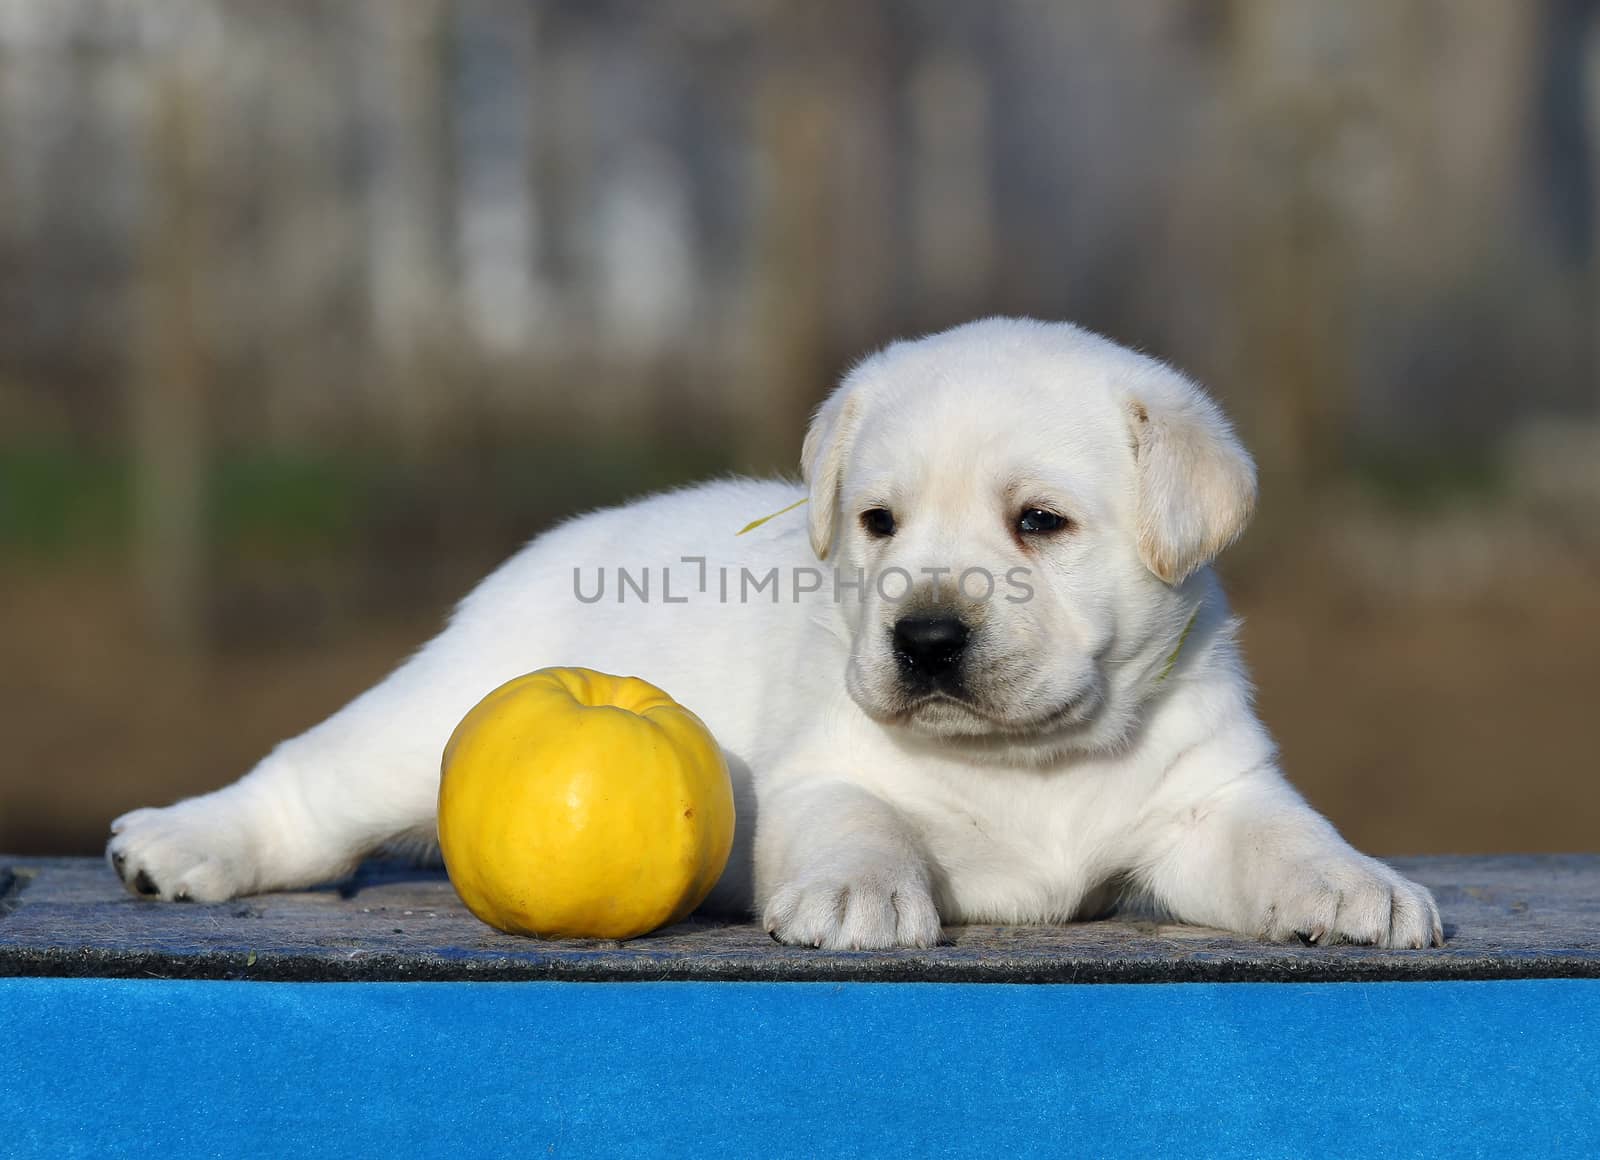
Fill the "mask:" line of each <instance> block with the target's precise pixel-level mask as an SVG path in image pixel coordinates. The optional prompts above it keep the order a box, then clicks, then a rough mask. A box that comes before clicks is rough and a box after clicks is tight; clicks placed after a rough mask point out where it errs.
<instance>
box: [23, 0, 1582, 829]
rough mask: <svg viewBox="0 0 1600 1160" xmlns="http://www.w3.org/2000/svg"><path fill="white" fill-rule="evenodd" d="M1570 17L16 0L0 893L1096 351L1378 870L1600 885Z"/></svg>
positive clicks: (1250, 2)
mask: <svg viewBox="0 0 1600 1160" xmlns="http://www.w3.org/2000/svg"><path fill="white" fill-rule="evenodd" d="M1597 20H1600V6H1597V5H1596V4H1595V3H1592V2H1590V0H1541V2H1533V0H1528V2H1525V3H1511V2H1508V0H1345V2H1343V3H1340V4H1327V3H1323V2H1321V0H1125V2H1123V3H1119V4H1112V3H1100V2H1096V0H1083V2H1081V3H1066V2H1045V0H995V2H992V3H985V4H972V3H963V2H960V0H928V2H916V0H881V2H867V0H808V2H807V3H804V4H798V3H791V4H783V3H779V2H777V0H693V2H689V0H674V2H663V3H653V4H649V3H643V2H636V3H634V2H624V0H609V2H580V0H545V2H541V3H531V4H530V3H508V2H499V0H461V2H459V3H444V2H440V0H406V2H404V3H397V2H392V0H320V2H319V0H280V2H278V3H272V4H254V3H248V2H246V0H237V2H233V3H225V2H200V0H148V2H139V0H0V662H3V663H0V851H6V852H11V853H19V854H21V853H55V852H60V853H94V852H97V851H98V850H99V849H100V846H101V842H102V840H103V835H104V832H105V825H106V822H107V821H108V820H109V819H110V818H111V817H113V816H115V815H116V814H117V813H119V812H121V811H123V810H126V809H129V808H131V807H134V806H139V805H149V804H157V803H164V802H166V801H169V800H172V799H174V798H176V797H178V796H180V795H184V794H190V793H194V792H198V791H202V790H206V789H210V788H213V787H216V786H219V785H221V784H223V783H224V782H226V781H229V780H231V779H233V778H234V777H236V776H237V775H239V774H240V773H242V772H244V771H245V770H246V769H247V768H249V766H250V765H252V764H253V763H254V762H255V760H256V759H258V758H259V757H260V756H261V755H262V754H263V753H265V752H266V750H267V749H268V748H269V747H270V746H271V745H272V744H273V743H275V742H276V741H278V740H279V739H281V738H283V737H285V736H288V735H291V734H293V733H296V732H298V731H300V730H302V729H304V728H306V727H307V726H310V725H312V724H314V723H315V722H316V721H318V720H319V719H321V718H322V717H323V716H325V715H326V714H328V713H329V712H331V711H332V710H334V709H336V708H338V707H339V706H340V705H341V704H342V703H343V702H344V701H345V700H346V699H348V698H349V697H351V696H353V695H354V694H356V693H358V692H360V691H361V690H362V689H364V688H365V687H366V686H368V685H369V684H370V683H372V682H373V681H375V680H376V679H378V678H379V677H381V676H382V675H383V674H384V673H385V672H386V671H387V670H388V669H389V668H390V667H392V666H393V665H394V664H395V663H396V662H397V661H398V660H400V659H401V658H402V657H403V656H404V655H405V654H406V653H407V652H408V651H410V650H411V649H412V648H414V647H415V646H416V645H417V644H418V643H420V642H421V641H422V640H424V639H425V638H426V637H427V636H429V635H430V634H431V633H432V632H434V631H435V630H436V629H437V627H438V626H439V625H440V624H441V623H442V620H443V617H444V616H445V614H446V613H447V611H448V609H449V607H450V606H451V604H452V603H453V602H454V600H455V599H457V598H458V597H459V596H460V595H462V594H463V593H464V592H465V591H466V590H467V589H468V588H469V587H470V586H471V585H472V583H473V582H474V580H475V579H477V578H478V577H479V576H481V575H482V574H483V573H484V572H485V571H486V570H487V569H488V568H490V567H491V566H493V565H494V564H495V563H496V562H498V561H499V560H500V559H501V558H503V557H504V556H505V555H506V554H508V553H509V552H510V551H512V550H513V549H514V548H516V547H517V546H518V545H519V544H521V543H522V542H523V541H525V540H526V539H527V538H529V537H530V536H532V535H533V534H535V533H536V532H538V531H539V530H540V529H541V528H543V527H545V526H546V525H547V524H549V523H550V522H551V521H552V520H554V519H556V518H558V517H560V516H562V515H564V514H569V513H572V512H574V511H577V510H580V509H583V508H586V507H591V506H594V505H597V504H602V503H608V502H612V501H616V500H620V499H623V498H625V497H628V496H631V495H635V494H638V493H640V492H644V491H647V490H650V489H654V488H658V487H661V486H664V485H669V484H675V483H679V482H684V481H688V480H691V479H693V478H696V477H699V476H703V475H706V474H709V473H714V472H721V471H729V470H738V471H754V472H772V471H786V472H793V471H794V467H795V461H796V459H797V456H798V451H799V443H800V433H801V427H802V424H803V421H804V418H805V416H806V415H807V413H808V411H809V409H810V408H811V407H813V406H814V405H815V404H816V402H817V401H818V400H819V399H820V398H821V396H822V395H823V394H824V392H825V391H826V390H827V388H828V387H829V385H830V383H831V382H832V381H833V380H834V378H835V377H836V376H837V375H838V374H839V372H840V370H841V369H842V368H843V367H845V366H847V365H848V364H849V363H850V362H851V361H852V360H853V359H855V358H857V357H859V356H860V355H862V354H863V353H865V352H867V351H869V350H870V349H872V348H874V347H876V346H878V345H881V344H882V343H884V342H886V341H887V340H889V339H891V338H893V337H895V336H901V335H910V334H915V333H919V332H925V331H929V330H934V329H939V328H942V327H945V326H947V325H949V324H952V323H955V322H958V321H962V320H965V319H969V318H972V317H975V316H981V315H985V314H993V313H1023V314H1032V315H1038V316H1042V317H1047V318H1067V319H1072V320H1075V321H1078V322H1081V323H1083V324H1085V325H1088V326H1090V327H1092V328H1095V329H1097V330H1100V331H1102V332H1104V333H1106V334H1108V335H1110V336H1112V337H1114V338H1116V339H1119V340H1121V341H1123V342H1126V343H1129V344H1132V345H1136V346H1138V347H1140V348H1142V349H1144V350H1147V351H1150V352H1152V353H1155V354H1157V355H1159V356H1161V357H1163V358H1166V359H1168V360H1170V361H1172V362H1175V363H1176V364H1178V365H1179V366H1181V367H1183V368H1185V369H1187V370H1188V371H1190V372H1191V373H1192V374H1194V375H1195V376H1196V377H1198V378H1199V379H1201V380H1202V381H1203V382H1205V383H1206V384H1208V385H1209V386H1210V387H1211V388H1212V390H1213V391H1214V392H1215V393H1216V394H1217V395H1218V396H1219V397H1220V398H1221V399H1222V400H1223V402H1224V403H1225V404H1226V406H1227V407H1228V409H1229V410H1230V411H1231V413H1232V415H1233V416H1234V418H1235V419H1236V420H1237V422H1238V425H1239V426H1240V428H1241V429H1242V431H1243V432H1244V433H1245V435H1246V437H1247V439H1248V441H1249V443H1250V444H1251V446H1252V448H1253V449H1254V451H1255V452H1256V454H1257V456H1258V458H1259V461H1260V463H1261V467H1262V472H1263V503H1262V508H1261V513H1260V517H1259V519H1258V521H1257V523H1256V524H1255V526H1254V527H1253V529H1252V531H1251V532H1250V533H1249V535H1248V536H1247V537H1246V538H1245V540H1244V541H1243V542H1242V543H1241V544H1240V545H1239V546H1238V547H1237V548H1235V549H1234V550H1233V551H1232V552H1231V553H1230V554H1229V556H1228V557H1227V558H1226V559H1225V561H1224V566H1223V567H1224V572H1225V574H1226V576H1227V578H1228V580H1229V582H1230V584H1231V587H1232V591H1233V592H1234V594H1235V597H1236V600H1237V603H1238V605H1239V607H1240V610H1241V611H1242V613H1243V614H1244V616H1245V617H1246V627H1245V640H1246V646H1247V649H1248V653H1249V656H1250V659H1251V662H1252V664H1253V666H1254V671H1255V676H1256V679H1257V682H1258V685H1259V687H1260V702H1261V707H1262V711H1263V713H1264V714H1265V717H1266V719H1267V721H1268V723H1269V724H1270V725H1271V726H1272V728H1273V729H1274V730H1275V731H1276V733H1277V735H1278V736H1279V738H1280V739H1281V742H1282V745H1283V752H1284V759H1285V763H1286V766H1287V768H1288V770H1289V771H1290V774H1291V776H1292V777H1293V778H1294V780H1295V781H1296V782H1297V784H1299V785H1300V786H1301V788H1302V789H1303V790H1304V791H1305V792H1306V793H1307V795H1308V796H1309V797H1310V798H1311V799H1312V801H1313V802H1315V803H1316V804H1317V805H1318V806H1319V807H1321V808H1322V809H1324V810H1325V811H1327V812H1328V813H1329V814H1330V815H1331V816H1332V817H1333V818H1334V820H1335V821H1336V822H1337V823H1338V824H1339V825H1340V826H1341V827H1342V828H1344V830H1345V831H1346V833H1347V834H1348V835H1349V836H1350V837H1351V838H1352V839H1353V840H1354V841H1356V842H1357V843H1358V844H1360V845H1362V846H1364V847H1367V848H1370V849H1371V850H1372V851H1374V852H1377V853H1386V854H1399V853H1422V852H1442V851H1503V850H1596V849H1600V826H1597V824H1596V823H1597V821H1600V776H1597V774H1600V766H1597V762H1596V758H1595V753H1596V744H1595V736H1596V729H1597V725H1600V713H1597V708H1600V705H1597V702H1600V244H1597V235H1596V230H1597V224H1600V185H1597V181H1600V168H1597V162H1600V25H1597Z"/></svg>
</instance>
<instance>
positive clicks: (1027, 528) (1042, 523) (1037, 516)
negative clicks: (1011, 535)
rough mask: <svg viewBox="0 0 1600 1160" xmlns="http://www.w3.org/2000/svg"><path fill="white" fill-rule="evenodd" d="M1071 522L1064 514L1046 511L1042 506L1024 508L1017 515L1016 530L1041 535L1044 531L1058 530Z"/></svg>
mask: <svg viewBox="0 0 1600 1160" xmlns="http://www.w3.org/2000/svg"><path fill="white" fill-rule="evenodd" d="M1071 522H1072V521H1071V520H1069V519H1067V517H1066V516H1058V515H1056V513H1055V512H1047V511H1045V510H1044V508H1026V509H1024V510H1023V513H1022V515H1021V516H1019V517H1017V531H1019V532H1022V533H1023V534H1025V535H1042V534H1044V533H1046V532H1059V531H1061V530H1062V529H1063V528H1065V527H1067V526H1068V525H1069V524H1070V523H1071Z"/></svg>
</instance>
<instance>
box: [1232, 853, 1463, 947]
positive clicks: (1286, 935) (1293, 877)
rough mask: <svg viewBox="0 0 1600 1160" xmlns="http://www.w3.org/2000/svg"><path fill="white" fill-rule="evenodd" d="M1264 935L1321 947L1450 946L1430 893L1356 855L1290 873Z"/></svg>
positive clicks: (1269, 911)
mask: <svg viewBox="0 0 1600 1160" xmlns="http://www.w3.org/2000/svg"><path fill="white" fill-rule="evenodd" d="M1261 933H1262V934H1263V935H1264V936H1265V937H1266V938H1269V939H1272V940H1274V941H1276V942H1288V941H1291V940H1294V939H1299V940H1300V941H1302V942H1305V943H1309V944H1313V945H1318V946H1322V945H1327V944H1330V943H1341V942H1344V943H1360V944H1363V945H1366V946H1377V947H1409V948H1414V949H1415V948H1421V947H1429V946H1441V945H1443V943H1444V926H1443V924H1442V923H1441V922H1440V920H1439V907H1438V906H1437V905H1436V904H1435V903H1434V901H1433V895H1432V894H1431V893H1430V892H1429V891H1428V890H1427V888H1426V887H1423V886H1418V885H1417V884H1416V883H1415V882H1412V881H1411V880H1410V879H1407V878H1404V877H1402V876H1401V875H1400V874H1398V873H1396V872H1395V871H1394V870H1391V869H1390V868H1389V867H1388V866H1386V865H1384V864H1383V863H1382V862H1379V861H1377V860H1376V859H1373V858H1368V857H1365V856H1364V855H1361V854H1357V853H1356V852H1354V851H1349V852H1348V853H1344V854H1341V855H1337V856H1334V857H1331V858H1319V859H1311V860H1307V861H1304V862H1300V863H1297V864H1292V865H1290V866H1288V867H1286V868H1285V869H1284V870H1283V872H1282V875H1281V878H1280V880H1279V881H1278V882H1277V883H1276V884H1275V885H1274V886H1273V887H1272V888H1271V890H1270V901H1269V902H1268V904H1267V908H1266V914H1265V916H1264V918H1263V921H1262V931H1261Z"/></svg>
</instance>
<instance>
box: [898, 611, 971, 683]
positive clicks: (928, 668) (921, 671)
mask: <svg viewBox="0 0 1600 1160" xmlns="http://www.w3.org/2000/svg"><path fill="white" fill-rule="evenodd" d="M969 635H971V630H970V629H968V628H967V626H966V625H965V624H963V623H961V621H960V620H958V619H957V618H956V617H954V616H903V617H901V618H900V619H899V620H897V621H895V624H894V657H895V660H897V661H898V662H899V663H900V668H901V671H902V672H906V673H908V674H910V673H915V674H916V675H918V676H920V677H924V678H940V677H948V676H949V675H950V674H951V673H953V672H954V671H955V669H956V667H957V666H958V665H960V663H961V654H962V653H963V652H965V651H966V648H967V637H968V636H969Z"/></svg>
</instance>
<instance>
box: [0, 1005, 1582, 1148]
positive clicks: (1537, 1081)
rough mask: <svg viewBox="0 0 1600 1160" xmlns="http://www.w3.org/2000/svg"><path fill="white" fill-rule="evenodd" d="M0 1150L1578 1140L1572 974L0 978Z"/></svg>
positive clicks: (1434, 1144) (1577, 1032)
mask: <svg viewBox="0 0 1600 1160" xmlns="http://www.w3.org/2000/svg"><path fill="white" fill-rule="evenodd" d="M0 1051H3V1053H4V1055H3V1057H0V1058H3V1059H4V1061H5V1063H6V1068H7V1074H8V1080H9V1082H8V1083H7V1084H6V1090H5V1096H6V1098H5V1100H4V1101H3V1103H0V1155H3V1156H5V1157H34V1156H39V1157H46V1156H48V1157H61V1156H77V1155H94V1156H122V1155H127V1156H147V1157H153V1156H180V1155H181V1156H198V1155H215V1156H225V1157H237V1158H245V1157H257V1156H270V1155H295V1156H313V1155H338V1156H341V1157H356V1156H381V1155H387V1154H399V1155H405V1156H524V1155H539V1156H546V1155H554V1156H561V1155H596V1154H600V1155H671V1156H688V1155H695V1156H699V1155H704V1154H707V1153H709V1154H711V1155H713V1156H716V1157H719V1158H720V1157H727V1156H811V1155H836V1156H837V1155H910V1156H940V1155H976V1156H994V1157H1007V1156H1013V1155H1049V1156H1060V1155H1094V1156H1111V1155H1133V1156H1141V1157H1147V1156H1160V1155H1185V1156H1190V1155H1195V1156H1210V1155H1221V1154H1234V1155H1250V1156H1274V1155H1277V1156H1295V1157H1300V1156H1305V1155H1307V1154H1310V1153H1314V1152H1317V1151H1322V1152H1331V1153H1334V1154H1339V1155H1352V1154H1357V1153H1359V1154H1361V1155H1363V1156H1372V1157H1377V1156H1393V1155H1421V1154H1424V1153H1430V1154H1448V1155H1451V1156H1472V1155H1493V1156H1506V1155H1529V1156H1596V1155H1600V1111H1597V1108H1600V981H1595V980H1538V981H1525V982H1485V983H1344V984H1306V985H1289V984H1270V983H1261V984H1238V983H1235V984H1176V985H1165V986H1153V985H1144V986H1080V987H1074V986H1032V987H1030V986H1004V985H983V986H974V985H965V986H963V985H941V984H844V985H836V984H806V983H771V984H769V983H397V984H385V983H374V984H338V983H332V984H329V983H243V982H241V983H232V982H162V981H155V980H150V981H142V980H92V979H90V980H72V979H0Z"/></svg>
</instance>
